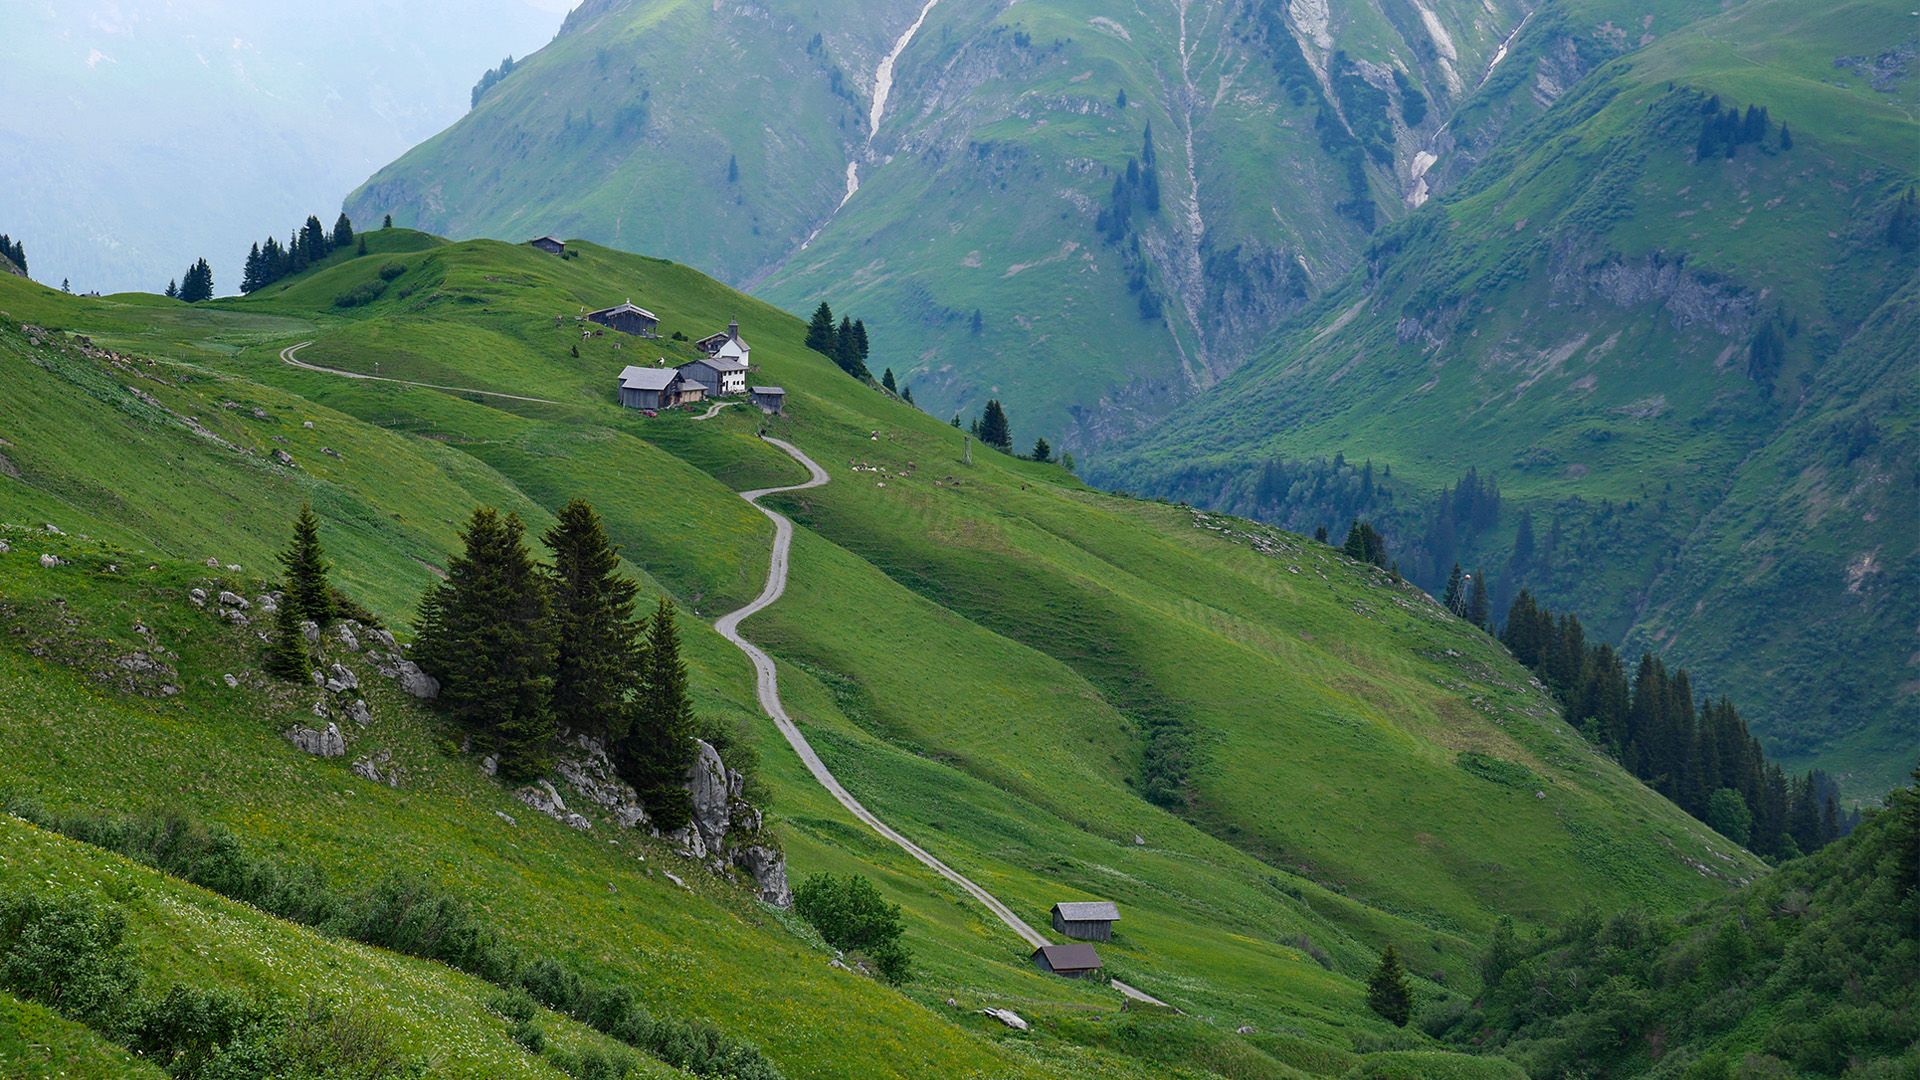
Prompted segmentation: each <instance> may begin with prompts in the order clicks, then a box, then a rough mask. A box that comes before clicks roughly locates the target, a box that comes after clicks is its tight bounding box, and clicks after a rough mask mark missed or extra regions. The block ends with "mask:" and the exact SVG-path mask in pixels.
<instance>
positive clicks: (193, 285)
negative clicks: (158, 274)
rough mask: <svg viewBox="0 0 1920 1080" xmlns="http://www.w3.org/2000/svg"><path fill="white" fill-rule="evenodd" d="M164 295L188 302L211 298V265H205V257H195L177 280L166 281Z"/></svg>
mask: <svg viewBox="0 0 1920 1080" xmlns="http://www.w3.org/2000/svg"><path fill="white" fill-rule="evenodd" d="M166 296H167V298H168V299H169V300H184V301H185V302H187V303H189V304H197V303H200V302H201V301H202V300H211V299H213V267H211V266H209V265H207V260H205V259H195V260H194V261H193V262H192V263H189V264H188V265H187V272H186V273H184V274H182V275H180V278H179V280H177V281H169V282H167V288H166Z"/></svg>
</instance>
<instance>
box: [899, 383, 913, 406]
mask: <svg viewBox="0 0 1920 1080" xmlns="http://www.w3.org/2000/svg"><path fill="white" fill-rule="evenodd" d="M900 400H901V401H904V402H906V403H907V404H909V405H911V404H913V387H911V386H902V387H900Z"/></svg>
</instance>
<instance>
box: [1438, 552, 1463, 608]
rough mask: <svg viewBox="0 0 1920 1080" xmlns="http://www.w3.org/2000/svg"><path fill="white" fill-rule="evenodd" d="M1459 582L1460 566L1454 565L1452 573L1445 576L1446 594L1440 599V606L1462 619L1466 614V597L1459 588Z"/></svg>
mask: <svg viewBox="0 0 1920 1080" xmlns="http://www.w3.org/2000/svg"><path fill="white" fill-rule="evenodd" d="M1460 580H1461V579H1460V564H1459V563H1454V564H1453V573H1451V574H1448V575H1447V591H1446V594H1445V595H1443V596H1442V597H1441V598H1440V606H1442V607H1444V608H1446V609H1447V610H1448V611H1451V612H1453V613H1454V614H1455V615H1460V616H1463V617H1464V616H1465V615H1466V613H1467V597H1466V592H1465V591H1464V590H1463V589H1462V588H1461V586H1460Z"/></svg>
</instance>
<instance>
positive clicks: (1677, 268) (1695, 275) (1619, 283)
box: [1549, 242, 1759, 338]
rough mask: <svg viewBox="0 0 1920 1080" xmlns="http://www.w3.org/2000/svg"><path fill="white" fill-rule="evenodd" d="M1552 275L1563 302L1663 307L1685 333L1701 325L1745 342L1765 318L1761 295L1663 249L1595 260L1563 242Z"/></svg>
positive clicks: (1555, 292) (1557, 249) (1556, 295)
mask: <svg viewBox="0 0 1920 1080" xmlns="http://www.w3.org/2000/svg"><path fill="white" fill-rule="evenodd" d="M1549 275H1550V278H1549V279H1550V281H1551V282H1552V289H1553V295H1554V298H1555V300H1556V301H1558V302H1561V303H1566V304H1569V305H1570V306H1573V307H1579V306H1582V305H1583V304H1585V303H1586V302H1587V300H1588V298H1589V297H1594V298H1598V299H1601V300H1604V301H1606V302H1607V303H1610V304H1612V305H1614V306H1615V307H1621V308H1634V307H1640V306H1643V305H1652V306H1657V307H1659V308H1661V309H1663V310H1665V312H1666V314H1667V318H1668V319H1669V320H1670V321H1671V322H1672V323H1673V325H1674V328H1675V329H1679V330H1685V329H1688V328H1690V327H1700V328H1703V329H1707V330H1711V331H1713V332H1714V333H1716V334H1719V335H1720V336H1722V337H1727V338H1745V337H1746V336H1748V335H1749V334H1751V333H1752V332H1753V326H1754V321H1755V319H1756V318H1757V317H1758V314H1759V297H1758V296H1756V295H1755V294H1753V293H1751V292H1748V291H1747V290H1745V289H1743V288H1741V287H1739V286H1738V285H1735V284H1733V283H1731V282H1728V281H1723V280H1719V279H1717V278H1715V277H1714V276H1712V275H1709V274H1705V273H1699V272H1696V271H1693V270H1689V269H1687V265H1686V260H1685V259H1684V258H1674V257H1672V256H1669V255H1666V254H1665V253H1663V252H1658V251H1656V252H1653V253H1652V254H1649V255H1644V256H1642V257H1640V258H1637V259H1626V258H1623V257H1621V256H1619V255H1616V254H1608V255H1607V256H1605V257H1604V258H1601V259H1598V260H1594V261H1589V260H1588V259H1587V258H1586V257H1585V250H1584V248H1583V247H1582V246H1581V245H1580V244H1578V243H1573V242H1563V243H1561V244H1559V245H1557V246H1556V247H1555V249H1554V252H1553V258H1552V262H1551V264H1550V266H1549Z"/></svg>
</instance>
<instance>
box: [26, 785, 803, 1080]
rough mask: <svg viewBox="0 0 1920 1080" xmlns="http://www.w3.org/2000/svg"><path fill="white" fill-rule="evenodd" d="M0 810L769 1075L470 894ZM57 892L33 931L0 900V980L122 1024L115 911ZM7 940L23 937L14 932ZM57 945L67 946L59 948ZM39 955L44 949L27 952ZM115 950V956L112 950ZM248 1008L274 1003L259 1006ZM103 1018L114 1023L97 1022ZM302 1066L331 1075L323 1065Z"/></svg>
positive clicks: (209, 835)
mask: <svg viewBox="0 0 1920 1080" xmlns="http://www.w3.org/2000/svg"><path fill="white" fill-rule="evenodd" d="M0 809H4V810H5V812H7V813H10V814H13V815H14V816H16V817H19V818H21V819H23V820H26V821H30V822H32V823H34V824H36V825H39V826H40V827H42V828H45V829H49V830H52V831H54V832H58V833H61V834H63V835H66V836H69V837H71V838H73V839H76V840H80V841H83V842H85V843H89V844H93V845H95V846H98V847H102V848H105V849H107V850H109V851H113V852H117V853H118V854H121V855H124V856H126V857H128V858H131V859H134V860H136V861H139V862H142V863H145V864H147V865H149V866H152V867H153V868H155V869H157V870H160V871H162V872H163V873H166V874H169V875H171V876H173V877H177V878H180V879H182V880H184V881H188V882H191V883H192V884H195V885H198V886H200V887H201V888H204V889H209V890H211V891H213V892H217V893H220V894H221V895H223V896H226V897H228V898H229V899H233V900H238V901H241V902H243V903H247V904H252V905H253V906H255V907H257V908H260V909H261V910H263V911H266V912H268V913H269V914H272V915H276V916H279V917H280V918H283V919H287V920H289V921H291V922H297V923H301V924H303V925H306V926H310V927H313V928H314V929H316V930H319V931H320V932H322V933H325V934H329V935H334V936H339V937H345V938H350V939H352V940H355V941H359V942H363V943H365V944H368V945H376V946H379V947H381V948H385V949H391V950H393V951H394V952H399V953H405V954H407V955H409V956H416V957H419V958H421V959H423V960H433V961H437V962H440V963H443V964H446V965H447V966H449V967H452V968H456V969H458V970H461V971H464V972H466V973H468V974H470V975H474V976H476V977H478V978H481V979H484V980H486V981H487V982H490V983H493V984H495V985H496V986H499V987H501V988H502V989H503V990H504V991H506V992H507V995H508V996H507V998H506V999H505V1000H508V1001H512V1000H517V999H518V998H519V997H521V996H524V997H525V998H526V999H528V1000H530V1001H533V1002H537V1003H538V1004H540V1005H544V1006H546V1007H547V1008H549V1009H552V1010H554V1011H555V1012H559V1013H564V1014H566V1015H567V1016H570V1017H572V1018H574V1019H575V1020H578V1021H580V1022H581V1023H583V1024H586V1025H587V1026H589V1027H591V1028H594V1029H595V1030H597V1031H600V1032H602V1033H603V1034H606V1035H608V1036H611V1037H612V1038H615V1039H618V1040H619V1041H621V1042H623V1043H626V1044H628V1045H630V1046H633V1047H635V1048H636V1049H639V1050H643V1051H645V1052H647V1053H648V1054H651V1055H653V1056H654V1057H657V1058H659V1059H660V1060H662V1061H665V1062H667V1063H668V1064H670V1065H673V1066H675V1067H677V1068H682V1069H686V1070H688V1071H690V1072H693V1073H695V1074H697V1075H700V1076H712V1077H726V1078H731V1080H779V1078H780V1072H779V1070H778V1069H776V1068H775V1067H774V1066H773V1064H772V1063H771V1062H769V1061H767V1060H766V1059H765V1058H764V1057H763V1056H761V1054H760V1051H759V1049H758V1048H756V1047H754V1046H753V1045H752V1044H750V1043H745V1042H741V1041H739V1040H737V1039H734V1038H733V1037H731V1036H729V1035H727V1034H726V1033H724V1032H722V1031H720V1030H718V1029H717V1028H714V1027H712V1026H711V1025H708V1024H703V1023H690V1022H687V1021H684V1020H679V1019H676V1018H671V1017H659V1016H655V1015H653V1014H652V1013H650V1012H648V1011H647V1010H646V1009H645V1008H644V1007H642V1006H641V1005H640V1004H639V1003H638V1002H637V1001H635V1000H634V999H633V996H632V994H631V993H630V992H629V991H627V989H626V988H625V987H623V986H621V985H619V984H617V983H614V982H612V981H609V980H605V979H598V978H593V977H590V976H585V975H582V974H580V973H579V972H577V971H575V970H574V969H572V968H570V967H568V966H567V965H566V964H564V963H561V962H560V961H557V960H555V959H553V958H551V957H545V956H539V955H533V954H528V953H526V952H524V951H522V950H520V949H517V948H515V947H514V946H512V945H509V944H507V943H506V942H504V941H503V940H502V939H501V938H500V935H499V933H498V932H497V931H496V930H495V929H494V928H493V927H491V926H489V925H488V924H487V923H486V922H485V920H484V918H483V916H482V915H481V914H480V913H479V911H478V910H477V909H476V908H475V907H474V906H473V905H472V904H470V903H468V902H467V901H466V900H465V899H463V898H461V897H458V896H455V895H453V894H451V893H449V892H446V891H445V890H443V889H441V888H440V887H438V886H436V885H433V884H430V883H428V882H426V881H424V880H421V879H418V878H413V877H409V876H405V875H400V874H390V875H388V876H387V877H385V878H382V879H381V880H379V881H377V882H375V883H374V884H373V885H372V886H370V887H369V888H367V889H366V890H365V891H364V892H359V893H348V892H344V891H341V890H339V889H337V888H335V887H333V886H332V885H330V884H329V883H328V882H327V880H326V877H325V875H324V874H322V873H321V872H320V870H319V869H318V868H317V867H313V866H303V867H287V866H282V865H279V864H276V863H274V862H272V861H270V860H268V859H265V858H261V857H259V856H257V855H253V854H251V853H249V852H248V851H246V850H245V848H243V847H242V846H241V844H240V842H239V840H238V839H237V838H236V837H234V835H233V834H232V833H230V832H228V831H226V830H225V829H223V828H220V827H219V826H203V825H201V824H199V823H197V822H195V821H193V820H192V819H191V818H188V817H185V816H183V815H179V814H167V815H161V816H159V817H143V818H109V817H105V816H88V815H64V816H61V815H54V814H50V813H47V812H46V811H43V810H42V809H41V808H40V807H38V806H37V805H35V804H33V803H31V802H27V801H23V800H19V799H6V800H5V801H4V806H0ZM60 903H63V904H67V905H68V907H62V908H58V917H57V918H55V919H54V920H53V921H50V922H46V927H45V929H43V930H37V931H35V932H34V933H33V934H31V935H28V936H24V937H23V936H22V935H21V933H20V932H19V931H17V930H16V929H15V926H16V924H24V923H23V920H24V919H25V916H22V915H20V914H18V913H16V908H18V909H19V910H20V911H25V912H26V913H27V914H28V915H31V914H32V913H34V912H37V911H40V910H41V909H43V908H45V907H46V906H47V904H46V902H43V901H39V900H34V899H27V900H21V901H16V902H0V945H4V946H9V947H10V949H11V951H9V952H8V953H7V954H6V958H5V959H0V978H4V979H6V980H7V983H6V985H7V988H8V989H10V990H14V991H15V992H16V993H19V994H20V995H21V996H23V997H36V995H37V994H39V993H41V991H40V990H39V989H36V988H39V987H55V986H58V987H75V988H78V989H67V990H64V991H48V992H53V993H60V994H64V1000H66V1001H68V1002H69V1003H70V1004H71V1007H72V1008H73V1009H75V1010H78V1011H77V1012H75V1013H72V1014H71V1015H75V1016H76V1018H79V1019H85V1020H87V1022H88V1023H90V1024H93V1025H94V1026H96V1027H101V1028H102V1030H111V1031H116V1032H118V1031H128V1030H132V1029H131V1028H128V1027H127V1026H126V1024H127V1023H128V1021H126V1020H125V1019H124V1018H126V1017H134V1016H137V1015H139V1010H138V1008H137V1007H136V1006H135V1005H134V1004H133V1003H132V1002H131V999H130V996H129V995H130V994H131V991H123V990H121V989H119V988H120V987H122V986H123V985H125V984H127V983H128V981H129V979H132V980H133V981H134V982H135V983H137V976H132V975H129V974H127V972H129V971H131V966H130V962H124V957H123V956H122V954H121V953H117V952H115V951H114V950H115V949H117V948H118V946H119V942H120V938H121V937H122V936H124V920H122V919H120V918H119V917H118V916H117V915H116V914H115V913H113V912H106V913H99V912H96V911H94V910H93V909H92V908H91V907H89V906H87V905H85V904H84V903H83V902H79V901H61V902H60ZM34 925H36V926H38V925H40V924H39V923H35V924H34ZM21 941H24V942H25V943H26V944H25V945H16V944H15V943H16V942H21ZM49 943H51V944H49ZM22 950H24V951H22ZM14 951H21V955H22V956H23V957H25V959H23V960H21V961H20V962H19V963H20V965H21V971H22V975H21V976H20V980H21V981H19V982H15V981H13V977H12V975H10V974H9V972H11V971H12V967H11V966H10V965H12V964H13V963H14V961H13V960H12V956H13V952H14ZM69 954H72V955H76V956H80V957H81V958H80V959H78V960H69V959H65V958H66V957H68V956H69ZM42 956H51V957H52V959H50V960H42V959H38V958H40V957H42ZM116 956H122V959H121V960H116V959H114V957H116ZM36 999H37V1000H47V1003H48V1004H53V1005H55V1007H56V1008H62V1011H65V1008H63V1007H62V1006H61V1005H59V1004H58V999H54V1000H49V999H45V998H38V997H36ZM261 1015H263V1016H277V1015H279V1014H278V1013H276V1012H274V1011H273V1010H271V1009H268V1010H266V1011H265V1012H262V1013H261ZM503 1015H509V1014H507V1013H505V1012H503ZM532 1016H533V1013H532V1010H531V1009H528V1010H527V1011H526V1013H525V1015H524V1016H523V1017H521V1018H520V1019H521V1021H522V1023H523V1025H524V1027H525V1030H526V1032H527V1033H528V1035H527V1038H526V1039H523V1040H522V1045H527V1046H528V1047H529V1049H535V1045H532V1044H533V1043H534V1040H535V1039H536V1038H538V1036H537V1033H538V1028H536V1027H533V1026H532ZM89 1018H97V1020H96V1019H89ZM109 1022H111V1023H113V1024H119V1025H120V1026H119V1027H108V1026H104V1025H107V1024H108V1023H109ZM538 1045H539V1046H544V1038H538ZM549 1056H555V1055H552V1054H550V1055H549ZM556 1060H558V1059H557V1058H556ZM560 1064H562V1065H563V1067H565V1066H568V1065H572V1066H575V1067H573V1068H568V1069H567V1071H569V1072H571V1073H572V1074H573V1075H575V1076H579V1077H596V1076H609V1077H614V1076H622V1075H625V1072H624V1071H621V1070H619V1068H618V1062H617V1061H609V1060H606V1059H601V1060H598V1061H594V1062H590V1063H588V1064H585V1065H583V1064H582V1062H581V1059H577V1058H574V1059H569V1060H567V1061H561V1062H560ZM607 1070H614V1071H607ZM178 1075H190V1076H195V1077H200V1076H207V1077H214V1076H221V1077H225V1076H226V1075H229V1074H220V1073H187V1074H178ZM239 1075H245V1076H253V1075H282V1074H278V1073H271V1072H267V1073H242V1074H239ZM285 1075H287V1076H289V1077H290V1078H291V1080H305V1077H306V1076H307V1075H308V1074H305V1073H290V1074H285ZM315 1075H316V1076H323V1075H324V1076H327V1077H329V1078H331V1077H333V1076H335V1075H336V1074H332V1073H324V1074H315ZM338 1075H347V1076H361V1075H369V1076H387V1075H395V1076H397V1075H412V1074H410V1073H380V1074H363V1073H351V1072H349V1073H342V1074H338Z"/></svg>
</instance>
